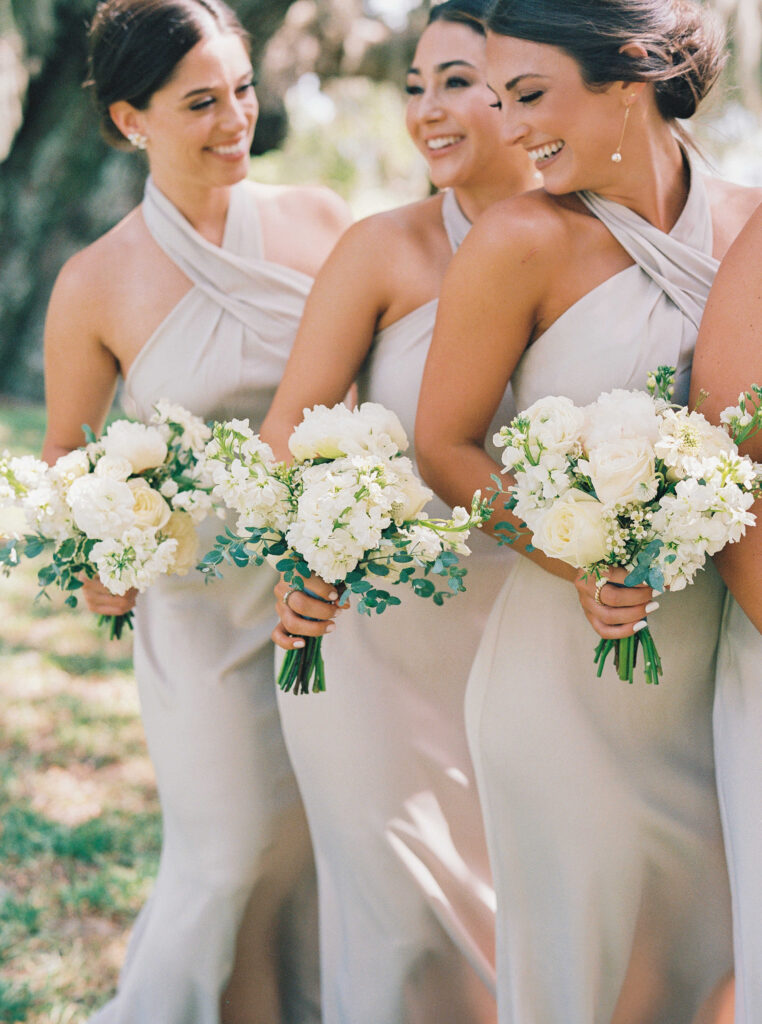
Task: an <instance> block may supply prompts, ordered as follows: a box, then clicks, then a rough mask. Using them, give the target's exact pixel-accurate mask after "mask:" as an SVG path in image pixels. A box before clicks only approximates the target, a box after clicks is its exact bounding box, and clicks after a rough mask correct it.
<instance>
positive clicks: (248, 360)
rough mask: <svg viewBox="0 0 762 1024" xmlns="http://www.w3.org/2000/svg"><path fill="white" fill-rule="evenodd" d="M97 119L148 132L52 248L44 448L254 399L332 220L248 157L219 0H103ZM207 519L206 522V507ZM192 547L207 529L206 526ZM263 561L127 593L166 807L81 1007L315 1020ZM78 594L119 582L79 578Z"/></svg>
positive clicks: (240, 67) (232, 411)
mask: <svg viewBox="0 0 762 1024" xmlns="http://www.w3.org/2000/svg"><path fill="white" fill-rule="evenodd" d="M90 42H91V78H92V88H93V91H94V94H95V99H96V101H97V104H98V107H99V110H100V112H101V115H102V118H103V125H104V130H105V134H106V137H107V138H108V139H109V141H112V142H114V143H115V144H125V145H126V140H129V142H130V143H131V144H132V146H134V147H135V148H137V149H141V150H145V152H146V155H147V158H148V166H149V170H150V177H149V179H148V181H147V184H146V191H145V197H144V200H143V202H142V203H141V205H140V206H139V207H138V208H136V209H135V210H133V212H132V213H130V214H129V215H128V216H127V217H126V218H125V219H124V220H122V221H120V223H119V224H117V225H116V227H115V228H113V229H112V230H111V231H110V232H109V233H108V234H106V235H105V236H103V237H102V238H100V239H99V240H98V241H96V242H95V243H93V244H92V245H91V246H89V247H88V248H87V249H85V250H84V251H83V252H81V253H79V254H77V255H76V256H74V257H73V258H72V259H71V260H69V261H68V262H67V264H66V265H65V266H64V268H63V270H62V271H61V274H60V276H59V278H58V281H57V283H56V286H55V290H54V293H53V296H52V299H51V303H50V309H49V313H48V318H47V325H46V338H45V359H46V393H47V405H48V428H47V435H46V439H45V448H44V456H45V458H46V459H47V460H48V461H52V460H54V459H55V458H57V457H58V456H59V455H61V454H63V453H64V452H67V451H69V450H70V449H72V448H74V447H76V446H77V445H79V444H82V443H83V440H84V438H83V436H82V430H81V424H83V423H88V424H90V426H91V427H92V428H93V429H94V430H96V431H99V430H100V429H101V427H102V425H103V422H104V419H105V416H106V414H107V412H108V410H109V407H110V405H111V402H112V399H113V396H114V391H115V387H116V384H117V381H118V379H119V378H121V379H122V380H123V382H124V393H125V405H126V408H127V411H128V412H131V413H133V414H135V415H137V416H138V417H139V418H141V419H145V418H147V417H148V416H149V415H150V413H151V410H152V406H153V404H154V402H156V401H157V399H159V398H168V399H170V400H171V401H173V402H176V403H179V404H180V405H183V406H185V407H186V408H188V409H189V410H190V411H191V412H193V413H195V414H197V415H199V416H201V417H203V418H206V419H218V418H225V417H229V416H240V417H244V416H248V417H250V418H251V419H252V421H253V423H254V425H255V426H256V425H257V424H258V423H259V422H260V421H261V419H262V418H263V417H264V415H265V413H266V411H267V407H268V405H269V402H270V399H271V397H272V395H273V393H274V391H275V388H276V386H277V384H278V381H279V379H280V376H281V373H282V371H283V367H284V366H285V363H286V359H287V356H288V352H289V350H290V348H291V344H292V342H293V338H294V335H295V333H296V328H297V325H298V322H299V319H300V316H301V313H302V310H303V307H304V302H305V300H306V298H307V295H308V293H309V291H310V288H311V285H312V279H313V277H314V275H315V273H316V272H317V270H318V268H319V267H320V265H321V263H322V262H323V260H324V258H325V257H326V255H327V254H328V252H329V251H330V249H331V247H332V245H333V244H334V242H335V241H336V238H337V237H338V235H339V233H340V232H341V230H342V229H343V228H344V226H345V225H346V223H347V221H348V217H347V214H346V211H345V209H344V206H343V204H342V203H341V201H340V200H338V199H337V197H335V196H334V195H333V194H332V193H329V192H327V191H324V190H318V189H311V188H278V187H272V186H261V185H257V184H255V183H253V182H250V181H247V180H245V179H246V174H247V170H248V166H249V149H250V146H251V141H252V135H253V132H254V125H255V122H256V118H257V100H256V96H255V93H254V85H253V81H252V68H251V61H250V59H249V52H248V44H247V38H246V35H245V33H244V31H243V29H242V28H241V26H240V24H239V23H238V21H237V20H236V18H235V15H234V14H233V13H232V12H231V10H230V9H229V8H228V7H226V6H225V5H224V4H223V3H220V2H219V0H107V2H106V3H104V4H102V5H101V6H100V7H99V8H98V10H97V12H96V15H95V20H94V22H93V26H92V29H91V33H90ZM218 528H219V524H217V527H215V525H214V523H213V522H212V521H209V523H208V525H206V526H205V528H204V531H203V537H202V545H203V544H207V545H208V546H211V540H212V538H213V536H214V533H215V530H216V529H218ZM202 550H204V549H203V547H202ZM273 583H274V578H273V574H272V572H271V571H270V570H268V568H267V567H263V568H260V569H252V570H251V571H246V572H242V571H241V570H234V571H231V572H230V573H228V574H226V576H225V578H224V579H223V580H221V581H216V582H215V583H214V584H213V585H209V586H206V587H205V586H204V581H203V579H202V577H201V576H200V575H199V574H191V575H188V576H185V577H182V578H179V577H173V578H165V579H163V580H161V581H160V582H159V583H157V584H156V585H155V586H154V587H153V589H151V590H150V591H149V592H147V593H145V594H142V595H141V596H140V598H139V599H138V601H137V605H136V632H135V674H136V678H137V683H138V688H139V692H140V701H141V710H142V715H143V721H144V725H145V731H146V736H147V740H148V746H149V750H150V754H151V757H152V760H153V763H154V766H155V769H156V776H157V781H158V788H159V796H160V799H161V806H162V813H163V845H162V854H161V862H160V866H159V875H158V879H157V882H156V886H155V889H154V892H153V894H152V896H151V898H150V899H149V901H148V903H147V905H146V906H145V908H144V909H143V911H142V912H141V914H140V916H139V918H138V921H137V923H136V925H135V928H134V932H133V935H132V939H131V942H130V946H129V950H128V955H127V960H126V962H125V965H124V968H123V970H122V973H121V977H120V980H119V986H118V991H117V995H116V997H115V998H114V999H112V1000H111V1001H110V1002H108V1003H107V1005H106V1006H104V1007H103V1008H102V1009H101V1010H100V1011H99V1012H98V1013H97V1014H96V1015H95V1018H94V1021H97V1022H98V1024H219V1022H220V1021H222V1022H231V1024H232V1022H235V1024H283V1022H288V1024H305V1022H314V1024H316V1022H317V1021H319V1017H320V1015H319V1006H318V1001H319V1000H318V991H317V989H318V976H317V935H316V926H315V908H314V898H313V895H312V882H311V879H312V877H313V875H312V872H313V867H312V858H311V851H310V844H309V838H308V833H307V827H306V822H305V819H304V814H303V810H302V807H301V802H300V799H299V795H298V790H297V786H296V782H295V779H294V776H293V773H292V771H291V767H290V765H289V761H288V757H287V754H286V750H285V746H284V743H283V739H282V736H281V731H280V723H279V718H278V709H277V706H276V703H275V685H274V678H273V648H272V644H271V643H270V641H269V633H270V631H271V629H272V626H273V618H274V616H273V612H272V606H271V600H270V599H269V595H270V592H271V589H272V586H273ZM86 589H87V592H88V598H89V603H90V606H91V607H92V608H93V609H94V610H96V611H99V612H102V613H105V614H112V613H120V612H123V611H125V610H126V609H127V607H129V604H130V603H131V601H132V600H133V597H130V598H129V599H127V600H124V599H120V598H115V597H111V596H110V595H108V594H107V593H106V592H105V591H103V588H101V587H100V585H99V584H97V583H90V584H88V586H87V588H86Z"/></svg>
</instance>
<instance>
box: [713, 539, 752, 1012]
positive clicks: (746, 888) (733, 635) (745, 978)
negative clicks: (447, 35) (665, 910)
mask: <svg viewBox="0 0 762 1024" xmlns="http://www.w3.org/2000/svg"><path fill="white" fill-rule="evenodd" d="M755 529H760V527H759V525H757V526H756V527H755ZM760 722H762V634H760V633H759V631H758V630H757V629H756V627H755V626H754V624H753V623H752V622H751V621H750V619H749V618H748V616H747V615H746V614H745V613H744V611H743V609H742V608H741V607H740V606H739V605H738V604H737V603H736V602H735V601H734V600H733V598H732V597H731V596H730V595H728V598H727V604H726V607H725V614H724V618H723V622H722V630H721V632H720V649H719V653H718V655H717V693H716V696H715V703H714V742H715V754H716V762H717V785H718V788H719V792H720V807H721V810H722V819H723V826H724V828H725V843H726V847H727V856H728V868H729V871H730V889H731V892H732V894H733V948H734V953H735V970H736V1015H735V1019H736V1022H737V1024H756V1022H757V1021H759V1020H762V927H760V921H761V920H762V881H761V879H762V875H761V873H760V863H762V743H761V742H760Z"/></svg>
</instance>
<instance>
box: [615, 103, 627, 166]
mask: <svg viewBox="0 0 762 1024" xmlns="http://www.w3.org/2000/svg"><path fill="white" fill-rule="evenodd" d="M629 116H630V107H629V104H628V105H627V106H626V107H625V108H624V124H623V125H622V134H621V135H620V136H619V142H618V143H617V147H616V149H615V150H614V152H613V153H612V154H611V160H612V162H613V163H615V164H621V162H622V143H623V142H624V133H625V130H626V129H627V118H628V117H629Z"/></svg>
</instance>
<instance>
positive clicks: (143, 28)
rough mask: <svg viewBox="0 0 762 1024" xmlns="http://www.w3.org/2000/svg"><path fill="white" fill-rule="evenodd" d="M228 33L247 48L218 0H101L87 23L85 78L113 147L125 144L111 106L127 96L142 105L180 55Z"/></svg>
mask: <svg viewBox="0 0 762 1024" xmlns="http://www.w3.org/2000/svg"><path fill="white" fill-rule="evenodd" d="M214 31H218V32H223V33H226V32H230V33H233V34H234V35H237V36H239V37H240V38H241V40H242V41H243V43H244V45H245V47H246V49H247V50H248V49H249V37H248V34H247V32H246V30H245V29H244V28H243V26H242V25H241V23H240V21H239V20H238V18H237V17H236V15H235V14H234V13H233V11H232V10H231V9H230V8H229V7H228V6H227V5H226V4H225V3H223V2H222V0H103V2H102V3H100V4H99V5H98V7H97V8H96V11H95V15H94V17H93V21H92V24H91V26H90V33H89V55H88V57H89V59H88V71H89V74H88V80H87V81H86V82H85V85H86V86H87V87H89V88H90V89H91V90H92V93H93V97H94V99H95V104H96V106H97V108H98V113H99V115H100V127H101V134H102V135H103V137H104V138H105V139H106V141H107V142H109V143H111V145H112V146H117V147H119V148H124V147H126V145H127V143H126V140H125V138H124V136H123V135H122V133H121V132H120V131H119V129H118V128H117V126H116V125H115V124H114V122H113V121H112V120H111V116H110V114H109V107H110V106H111V104H112V103H116V102H117V101H118V100H126V101H127V102H128V103H131V104H132V106H133V107H135V108H136V109H138V110H145V109H146V107H147V106H148V104H149V103H150V102H151V97H152V96H153V94H154V93H155V92H156V91H157V90H158V89H161V88H162V86H164V85H166V84H167V82H168V81H169V80H170V79H171V78H172V75H173V74H174V73H175V69H176V68H177V65H178V64H179V63H180V61H181V60H182V59H183V57H184V56H185V55H186V54H187V53H188V52H189V51H190V50H192V49H193V47H194V46H195V45H196V44H197V43H200V42H201V40H202V39H204V38H205V37H206V36H208V35H209V33H210V32H214Z"/></svg>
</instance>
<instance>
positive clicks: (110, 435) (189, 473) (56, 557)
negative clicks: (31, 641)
mask: <svg viewBox="0 0 762 1024" xmlns="http://www.w3.org/2000/svg"><path fill="white" fill-rule="evenodd" d="M85 436H86V438H87V441H88V443H87V444H86V445H84V446H83V447H82V448H77V449H75V450H74V451H72V452H69V453H68V454H67V455H63V456H62V457H61V458H60V459H58V461H57V462H56V463H55V465H53V466H48V465H47V463H45V462H42V461H41V460H39V459H36V458H34V457H33V456H30V455H25V456H20V457H10V456H8V455H7V453H6V454H5V455H3V456H2V457H0V508H3V509H13V510H16V511H21V512H22V513H23V518H24V520H25V525H24V527H23V528H22V529H19V530H18V531H17V536H15V537H12V538H11V539H9V540H6V541H5V543H4V544H3V545H2V547H0V566H2V568H3V569H4V570H5V571H6V572H8V571H10V569H12V568H13V567H14V566H15V565H17V564H18V563H19V561H20V559H21V557H22V556H25V557H28V558H34V557H37V556H39V555H41V554H42V553H43V552H46V553H48V554H49V556H50V559H49V561H48V563H47V564H46V565H45V566H43V567H42V568H41V569H40V570H39V572H38V582H39V584H40V587H41V591H40V593H41V594H45V595H46V596H47V588H48V587H49V586H51V585H55V586H57V587H59V588H60V589H61V590H63V591H66V592H67V594H68V596H67V598H66V604H68V605H69V606H72V607H73V606H75V605H76V604H77V596H76V591H77V590H79V589H81V587H82V585H83V583H82V577H83V576H85V577H89V578H91V579H92V578H94V577H96V576H97V577H98V578H99V579H100V581H101V582H102V583H103V585H104V586H105V587H106V588H107V589H108V590H109V591H110V592H111V593H112V594H120V595H121V594H124V593H126V591H127V590H130V589H131V588H135V589H136V590H139V591H142V590H145V589H146V588H147V587H149V586H150V585H151V584H152V583H153V582H154V581H155V580H156V579H157V578H158V577H159V576H161V575H164V574H168V573H176V574H178V575H183V574H185V573H187V572H188V571H189V570H190V569H191V568H193V567H194V566H195V564H196V562H197V559H198V537H197V535H196V528H195V527H196V524H197V523H199V522H200V521H201V520H202V519H203V518H204V517H205V516H206V515H207V513H208V512H209V511H210V510H211V508H212V500H211V497H210V491H211V486H210V485H208V484H207V483H206V482H205V481H204V480H203V476H202V472H201V467H200V464H199V457H200V455H201V454H202V452H203V449H204V445H205V444H206V442H207V441H208V439H209V437H210V436H211V430H210V428H209V427H207V426H206V425H205V424H204V423H203V421H202V420H200V419H198V418H197V417H196V416H193V415H191V413H189V412H187V411H186V410H185V409H183V408H182V407H180V406H177V405H172V404H171V403H169V402H168V401H166V400H164V399H162V400H160V401H159V402H158V403H157V405H156V406H155V412H154V414H153V415H152V416H151V419H150V421H149V423H148V424H143V423H136V422H133V421H130V420H116V421H115V422H113V423H112V424H111V425H110V426H109V427H108V429H107V430H106V432H105V433H104V435H103V437H102V438H101V439H100V440H97V439H96V438H95V435H94V434H93V433H92V431H91V430H90V429H89V428H88V427H85ZM101 620H107V621H108V625H109V628H110V636H111V637H112V638H114V637H117V638H118V637H119V636H121V634H122V631H123V629H124V626H125V625H127V626H129V627H130V628H132V612H128V613H126V614H125V615H119V616H101Z"/></svg>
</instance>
